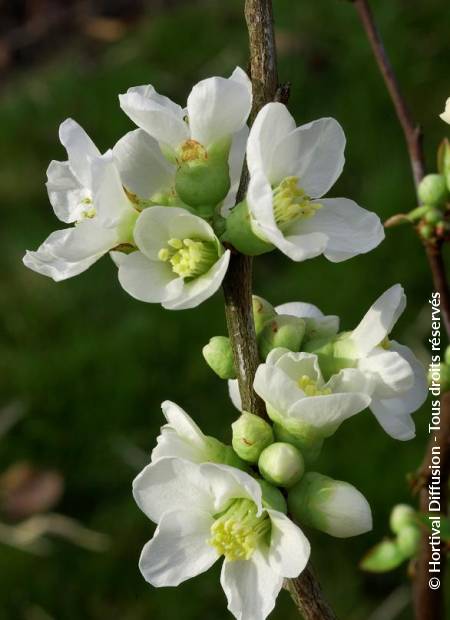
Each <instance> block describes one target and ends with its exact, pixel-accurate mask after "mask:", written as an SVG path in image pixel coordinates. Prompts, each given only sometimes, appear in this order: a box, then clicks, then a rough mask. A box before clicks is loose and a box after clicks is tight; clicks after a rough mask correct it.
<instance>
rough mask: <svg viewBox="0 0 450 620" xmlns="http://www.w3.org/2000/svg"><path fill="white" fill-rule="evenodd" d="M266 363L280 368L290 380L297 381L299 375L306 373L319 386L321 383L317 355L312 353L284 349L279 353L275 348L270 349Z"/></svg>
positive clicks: (321, 378)
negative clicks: (282, 352) (284, 350)
mask: <svg viewBox="0 0 450 620" xmlns="http://www.w3.org/2000/svg"><path fill="white" fill-rule="evenodd" d="M267 363H268V364H273V365H275V366H276V367H277V368H279V369H280V370H282V371H283V372H284V373H285V374H286V375H287V376H288V377H289V378H290V379H292V381H298V379H300V377H303V376H304V375H306V376H307V377H310V378H311V379H313V380H314V381H317V384H318V386H319V387H320V386H322V385H323V377H322V372H321V370H320V366H319V361H318V358H317V355H314V354H313V353H303V352H295V351H286V352H285V353H284V354H280V352H279V351H278V350H277V349H272V351H271V352H270V353H269V356H268V361H267Z"/></svg>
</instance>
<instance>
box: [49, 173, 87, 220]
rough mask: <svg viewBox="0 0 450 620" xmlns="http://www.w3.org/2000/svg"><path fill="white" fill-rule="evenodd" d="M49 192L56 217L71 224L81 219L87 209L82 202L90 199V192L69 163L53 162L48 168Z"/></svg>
mask: <svg viewBox="0 0 450 620" xmlns="http://www.w3.org/2000/svg"><path fill="white" fill-rule="evenodd" d="M46 186H47V192H48V197H49V199H50V203H51V205H52V207H53V210H54V212H55V215H56V217H57V218H58V219H59V220H61V222H65V223H66V224H71V223H72V222H76V221H77V220H79V219H81V216H82V213H83V211H84V210H85V209H86V208H87V207H86V205H85V204H82V201H83V200H84V199H85V198H90V192H89V190H87V189H86V188H84V187H83V186H82V185H81V184H80V182H79V181H78V179H77V178H76V177H75V175H74V174H73V172H72V170H71V168H70V165H69V162H67V161H64V162H62V161H52V162H50V165H49V167H48V168H47V183H46Z"/></svg>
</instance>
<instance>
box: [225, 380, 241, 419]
mask: <svg viewBox="0 0 450 620" xmlns="http://www.w3.org/2000/svg"><path fill="white" fill-rule="evenodd" d="M228 395H229V397H230V399H231V402H232V403H233V405H234V406H235V407H236V409H237V410H238V411H242V401H241V394H240V392H239V383H238V380H237V379H230V380H229V381H228Z"/></svg>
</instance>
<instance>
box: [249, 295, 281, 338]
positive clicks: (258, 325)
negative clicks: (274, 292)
mask: <svg viewBox="0 0 450 620" xmlns="http://www.w3.org/2000/svg"><path fill="white" fill-rule="evenodd" d="M252 306H253V321H254V323H255V332H256V335H258V334H259V333H260V332H261V330H262V328H263V327H264V324H265V323H266V322H267V321H268V320H269V319H273V318H274V317H276V316H277V312H276V310H275V308H274V307H273V306H272V304H270V303H269V302H268V301H267V300H265V299H264V298H263V297H258V295H253V296H252Z"/></svg>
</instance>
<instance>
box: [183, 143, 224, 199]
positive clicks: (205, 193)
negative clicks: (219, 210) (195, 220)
mask: <svg viewBox="0 0 450 620" xmlns="http://www.w3.org/2000/svg"><path fill="white" fill-rule="evenodd" d="M178 162H179V164H180V165H179V168H178V170H177V172H176V175H175V189H176V191H177V194H178V196H179V197H180V198H181V200H182V201H183V202H185V203H186V204H187V205H189V206H191V207H202V206H203V205H211V206H213V207H214V206H215V205H217V204H219V202H221V201H222V200H223V199H224V198H225V196H226V195H227V194H228V191H229V189H230V171H229V167H228V146H227V145H222V148H218V149H217V150H214V149H210V150H209V151H208V152H207V151H206V149H205V148H204V147H203V146H202V145H201V144H199V143H198V142H196V141H195V140H187V141H186V142H185V143H184V144H183V145H182V146H181V149H180V155H179V159H178Z"/></svg>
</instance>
